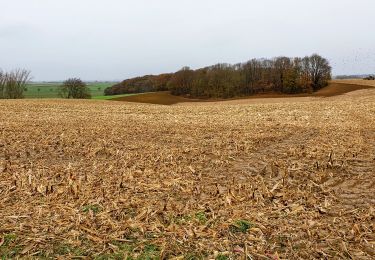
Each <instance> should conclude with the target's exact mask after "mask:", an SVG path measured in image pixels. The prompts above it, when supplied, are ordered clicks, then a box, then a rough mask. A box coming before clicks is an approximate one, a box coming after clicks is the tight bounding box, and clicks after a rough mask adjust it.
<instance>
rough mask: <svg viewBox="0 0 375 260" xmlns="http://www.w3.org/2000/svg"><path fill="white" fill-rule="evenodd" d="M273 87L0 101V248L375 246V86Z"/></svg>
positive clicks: (41, 251)
mask: <svg viewBox="0 0 375 260" xmlns="http://www.w3.org/2000/svg"><path fill="white" fill-rule="evenodd" d="M267 100H271V101H269V102H266V103H257V102H261V101H262V99H257V100H256V102H255V101H254V103H251V102H250V103H249V101H247V100H241V102H246V103H238V104H233V103H231V102H235V101H227V102H209V103H204V102H199V103H184V104H183V105H180V104H176V105H174V106H159V105H150V104H136V103H127V102H107V101H66V100H15V101H14V100H13V101H12V100H5V101H0V111H1V113H0V137H1V138H0V256H2V257H5V258H6V259H7V258H16V257H24V258H26V257H32V256H33V257H36V258H42V257H52V258H73V257H80V258H85V257H86V258H95V257H103V258H112V259H121V258H124V257H126V256H128V257H130V256H131V257H133V258H136V259H137V258H138V259H146V258H163V259H171V258H175V259H184V258H185V259H188V258H189V259H192V258H194V257H195V258H198V259H199V258H201V259H215V258H219V256H220V257H221V258H220V259H227V258H224V257H228V258H231V259H244V258H245V256H246V257H247V258H248V259H319V258H322V259H350V258H352V259H374V257H375V235H374V234H375V224H374V223H375V221H374V220H375V209H374V208H375V90H374V89H362V90H359V91H354V92H350V93H347V94H344V95H339V96H330V97H326V98H321V97H296V98H270V99H267ZM236 102H238V101H236Z"/></svg>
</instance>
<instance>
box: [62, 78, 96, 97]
mask: <svg viewBox="0 0 375 260" xmlns="http://www.w3.org/2000/svg"><path fill="white" fill-rule="evenodd" d="M59 95H60V97H62V98H76V99H85V98H91V94H90V89H89V88H88V87H87V85H86V83H84V82H83V81H82V80H81V79H78V78H71V79H68V80H66V81H64V83H63V84H62V85H61V86H60V87H59Z"/></svg>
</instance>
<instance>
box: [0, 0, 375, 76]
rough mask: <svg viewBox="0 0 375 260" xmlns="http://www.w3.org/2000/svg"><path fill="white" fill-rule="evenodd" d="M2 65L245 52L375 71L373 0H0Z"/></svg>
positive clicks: (118, 64) (79, 69)
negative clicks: (321, 59) (316, 57)
mask: <svg viewBox="0 0 375 260" xmlns="http://www.w3.org/2000/svg"><path fill="white" fill-rule="evenodd" d="M0 8H1V11H0V12H1V14H0V68H3V69H12V68H16V67H22V68H27V69H29V70H31V71H32V75H33V77H34V80H62V79H66V78H68V77H81V78H82V79H85V80H122V79H125V78H128V77H133V76H138V75H144V74H156V73H162V72H174V71H176V70H178V69H180V68H181V67H182V66H185V65H187V66H190V67H192V68H198V67H204V66H207V65H213V64H215V63H218V62H228V63H237V62H242V61H246V60H248V59H250V58H261V57H274V56H281V55H286V56H304V55H309V54H312V53H315V52H316V53H319V54H321V55H323V56H325V57H327V58H328V59H329V60H330V62H331V64H332V66H333V68H334V74H335V75H337V74H359V73H375V13H374V11H375V1H374V0H257V1H255V0H226V1H224V0H64V1H62V0H0Z"/></svg>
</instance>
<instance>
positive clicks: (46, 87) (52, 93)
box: [24, 82, 115, 98]
mask: <svg viewBox="0 0 375 260" xmlns="http://www.w3.org/2000/svg"><path fill="white" fill-rule="evenodd" d="M114 84H115V83H114V82H89V83H87V86H88V88H89V89H90V93H91V96H92V97H93V98H95V97H97V96H99V97H100V96H104V90H105V89H106V88H107V87H111V86H113V85H114ZM61 85H62V82H46V83H29V84H28V85H27V86H26V91H25V92H24V97H25V98H60V97H59V91H58V88H59V86H61Z"/></svg>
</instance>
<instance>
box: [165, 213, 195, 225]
mask: <svg viewBox="0 0 375 260" xmlns="http://www.w3.org/2000/svg"><path fill="white" fill-rule="evenodd" d="M170 219H171V220H170V223H172V222H174V223H176V224H178V225H185V224H186V223H188V222H190V221H191V220H192V219H193V218H192V217H191V216H190V215H177V216H175V217H174V216H171V217H170Z"/></svg>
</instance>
